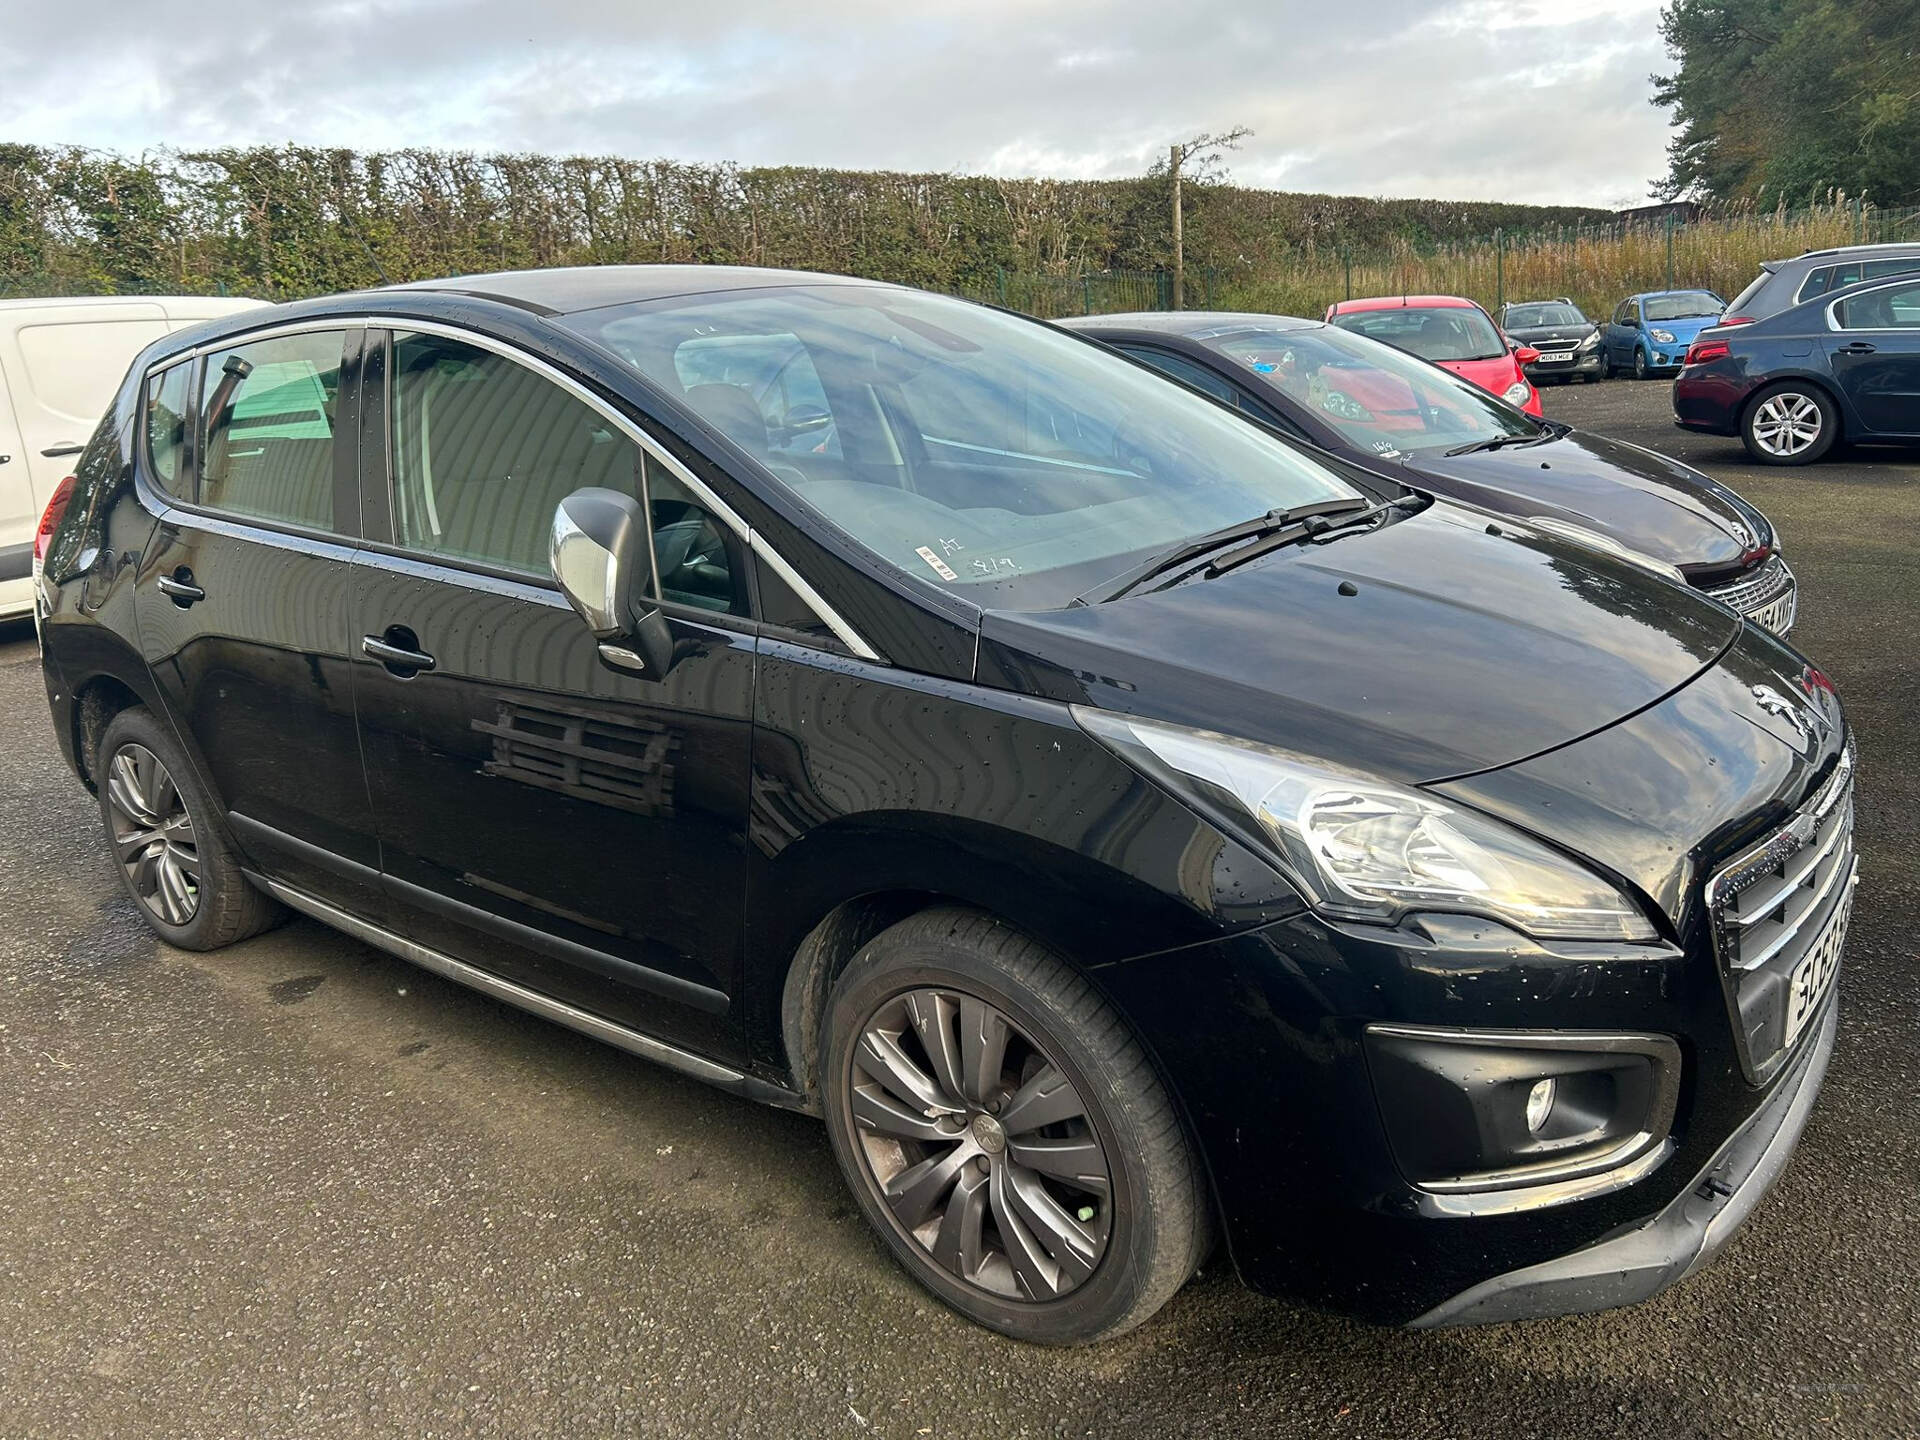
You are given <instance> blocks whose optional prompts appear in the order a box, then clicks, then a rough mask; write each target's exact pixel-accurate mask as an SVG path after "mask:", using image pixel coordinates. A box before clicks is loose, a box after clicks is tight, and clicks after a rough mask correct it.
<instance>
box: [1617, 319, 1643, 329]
mask: <svg viewBox="0 0 1920 1440" xmlns="http://www.w3.org/2000/svg"><path fill="white" fill-rule="evenodd" d="M1620 323H1621V324H1622V325H1624V326H1626V327H1627V329H1629V330H1638V329H1639V328H1640V321H1639V320H1638V318H1636V317H1635V316H1632V315H1629V316H1627V318H1626V319H1624V320H1622V321H1621V322H1620Z"/></svg>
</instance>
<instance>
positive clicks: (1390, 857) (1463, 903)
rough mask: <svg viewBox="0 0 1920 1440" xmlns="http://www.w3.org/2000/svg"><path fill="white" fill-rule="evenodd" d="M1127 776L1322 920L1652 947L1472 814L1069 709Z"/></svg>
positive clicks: (1284, 756) (1597, 892)
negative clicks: (1412, 916)
mask: <svg viewBox="0 0 1920 1440" xmlns="http://www.w3.org/2000/svg"><path fill="white" fill-rule="evenodd" d="M1073 716H1074V719H1075V720H1077V721H1078V722H1079V723H1080V727H1081V728H1082V729H1083V730H1085V731H1086V732H1087V733H1088V734H1089V735H1091V736H1093V737H1094V738H1095V739H1096V740H1099V741H1101V742H1102V743H1103V744H1105V745H1107V746H1109V747H1110V748H1112V749H1113V750H1114V751H1116V752H1117V753H1118V754H1119V755H1120V756H1121V758H1122V759H1124V760H1126V761H1127V763H1129V764H1130V765H1132V766H1134V767H1135V768H1136V769H1138V770H1140V771H1142V772H1143V773H1145V774H1147V775H1149V776H1151V777H1152V778H1154V779H1156V780H1158V781H1159V782H1160V783H1161V784H1163V785H1165V786H1166V787H1167V788H1168V789H1170V790H1172V791H1174V792H1175V793H1176V794H1178V795H1180V796H1182V797H1183V798H1185V799H1186V800H1188V801H1189V802H1190V803H1191V804H1193V805H1194V807H1195V808H1196V809H1198V810H1199V811H1201V813H1203V814H1205V815H1207V816H1208V818H1210V819H1212V820H1214V821H1215V822H1216V823H1218V824H1220V825H1221V826H1222V827H1223V828H1224V829H1226V830H1228V831H1229V832H1230V833H1231V834H1234V835H1235V836H1238V837H1240V838H1241V839H1243V840H1245V841H1246V842H1247V843H1249V844H1251V845H1252V846H1254V847H1255V848H1256V849H1257V850H1258V851H1259V852H1260V853H1262V854H1264V855H1266V856H1267V857H1268V858H1269V859H1270V860H1272V861H1273V862H1274V863H1275V864H1276V865H1277V866H1278V867H1279V868H1280V870H1281V871H1282V873H1284V874H1286V875H1287V876H1288V877H1289V878H1290V879H1292V880H1293V882H1294V883H1295V884H1296V885H1298V886H1299V887H1300V889H1301V891H1302V892H1303V893H1304V894H1305V895H1306V897H1307V899H1308V901H1309V902H1310V903H1311V904H1312V905H1313V906H1314V908H1315V909H1317V910H1320V911H1323V912H1325V913H1327V914H1329V915H1338V916H1343V917H1347V918H1351V919H1356V920H1371V921H1376V922H1380V923H1390V922H1392V921H1394V920H1397V919H1399V918H1400V917H1401V916H1403V915H1406V914H1409V913H1413V912H1417V911H1423V910H1424V911H1436V910H1437V911H1446V912H1452V913H1459V914H1468V915H1481V916H1486V917H1488V918H1490V919H1494V920H1498V921H1500V922H1502V923H1503V924H1506V925H1510V926H1512V927H1513V928H1514V929H1516V930H1521V931H1525V932H1526V933H1527V934H1529V935H1534V936H1537V937H1539V938H1542V939H1563V940H1651V939H1653V938H1654V937H1655V931H1654V928H1653V925H1652V924H1651V922H1649V921H1648V919H1647V917H1646V915H1645V914H1644V913H1642V911H1641V910H1640V908H1639V907H1638V906H1637V905H1635V904H1634V902H1633V901H1632V900H1630V899H1628V898H1627V897H1626V896H1625V895H1623V894H1621V893H1620V892H1619V891H1618V890H1617V889H1615V888H1614V887H1613V886H1612V885H1610V884H1608V883H1607V882H1606V881H1605V880H1603V879H1601V878H1600V877H1599V876H1597V875H1595V874H1593V873H1592V872H1591V871H1589V870H1587V869H1585V868H1584V867H1582V866H1581V865H1579V864H1577V863H1575V862H1574V861H1572V860H1570V859H1568V858H1567V857H1565V856H1563V855H1560V854H1558V853H1557V852H1555V851H1553V850H1549V849H1548V848H1547V847H1546V846H1545V845H1542V844H1540V843H1539V842H1538V841H1535V840H1532V839H1529V838H1528V837H1527V836H1525V835H1522V834H1521V833H1520V832H1519V831H1517V830H1512V829H1509V828H1508V827H1507V826H1505V825H1502V824H1500V823H1499V822H1498V821H1495V820H1492V819H1489V818H1487V817H1486V816H1484V815H1480V814H1477V813H1475V812H1473V811H1469V810H1462V809H1459V808H1457V807H1455V806H1452V805H1446V804H1442V803H1441V802H1440V801H1438V800H1436V799H1434V798H1433V797H1431V796H1429V795H1425V794H1422V793H1420V792H1418V791H1415V790H1409V789H1406V788H1404V787H1402V786H1399V785H1394V784H1391V783H1389V782H1387V781H1384V780H1378V779H1375V778H1374V777H1372V776H1369V775H1363V774H1360V773H1358V772H1355V771H1349V770H1343V769H1341V768H1340V767H1338V766H1334V765H1329V764H1326V763H1325V762H1323V761H1319V760H1312V759H1309V758H1307V757H1305V756H1301V755H1295V754H1292V753H1290V752H1288V751H1284V750H1278V749H1275V748H1273V747H1271V746H1267V745H1260V744H1256V743H1255V742H1253V741H1251V740H1241V739H1236V738H1235V737H1233V736H1230V735H1219V734H1215V733H1214V732H1212V731H1208V730H1188V729H1186V728H1184V727H1182V726H1178V725H1167V724H1163V723H1161V722H1159V721H1155V720H1138V719H1134V718H1133V717H1131V716H1127V715H1120V714H1116V713H1114V712H1113V711H1110V710H1093V709H1088V708H1085V707H1083V706H1078V705H1076V706H1074V707H1073Z"/></svg>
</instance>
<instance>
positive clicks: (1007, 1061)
mask: <svg viewBox="0 0 1920 1440" xmlns="http://www.w3.org/2000/svg"><path fill="white" fill-rule="evenodd" d="M849 1064H850V1067H851V1074H850V1075H849V1084H848V1088H847V1096H848V1104H849V1107H850V1108H851V1110H852V1120H853V1127H854V1135H855V1139H856V1140H857V1142H858V1143H857V1150H858V1154H859V1156H860V1159H861V1163H862V1165H863V1167H864V1168H865V1170H866V1172H867V1178H868V1179H869V1180H870V1181H871V1182H872V1184H873V1185H874V1187H875V1188H876V1189H877V1191H878V1192H879V1195H880V1196H881V1198H882V1200H883V1201H884V1203H885V1205H886V1207H887V1211H888V1213H889V1214H890V1216H891V1218H892V1219H893V1221H894V1223H895V1224H896V1225H897V1226H898V1227H899V1228H900V1230H901V1231H902V1232H904V1233H905V1234H906V1235H907V1236H909V1237H910V1238H911V1239H912V1240H913V1242H914V1243H915V1244H917V1245H918V1246H919V1247H920V1249H922V1250H923V1251H925V1252H926V1254H927V1256H928V1257H930V1258H931V1260H932V1261H933V1263H934V1264H936V1265H938V1266H939V1267H940V1268H941V1269H942V1270H944V1271H946V1272H947V1273H948V1274H949V1275H951V1276H952V1277H953V1278H955V1279H957V1280H960V1281H962V1282H964V1283H965V1284H967V1285H970V1286H974V1287H976V1288H978V1289H981V1290H984V1291H987V1292H988V1293H989V1294H992V1295H994V1296H997V1297H999V1298H1001V1299H1003V1300H1013V1301H1029V1302H1031V1301H1042V1300H1053V1299H1057V1298H1059V1297H1060V1296H1063V1295H1066V1294H1068V1293H1070V1292H1071V1291H1073V1290H1074V1289H1075V1288H1076V1287H1078V1286H1079V1285H1080V1284H1082V1283H1083V1282H1084V1281H1086V1280H1087V1279H1088V1278H1089V1277H1090V1276H1091V1275H1092V1274H1093V1273H1094V1270H1095V1269H1096V1268H1097V1267H1098V1266H1099V1264H1100V1261H1101V1259H1102V1257H1103V1256H1104V1255H1105V1253H1106V1249H1107V1242H1108V1239H1109V1237H1110V1235H1111V1233H1112V1224H1113V1216H1112V1189H1113V1180H1112V1170H1111V1167H1110V1166H1109V1164H1108V1161H1107V1156H1106V1153H1105V1151H1104V1150H1103V1148H1102V1146H1101V1143H1100V1140H1099V1137H1098V1136H1097V1135H1096V1133H1095V1131H1094V1129H1093V1126H1092V1123H1091V1122H1090V1120H1089V1118H1088V1113H1087V1105H1086V1102H1085V1101H1084V1100H1083V1099H1082V1098H1081V1096H1080V1094H1079V1092H1078V1091H1077V1090H1076V1089H1075V1088H1074V1085H1073V1083H1072V1082H1071V1081H1070V1080H1069V1079H1068V1078H1067V1075H1066V1072H1065V1071H1064V1070H1062V1069H1061V1068H1060V1067H1059V1066H1058V1065H1057V1064H1056V1063H1055V1062H1054V1061H1053V1060H1052V1059H1051V1058H1050V1057H1049V1056H1048V1055H1047V1053H1046V1051H1045V1050H1044V1049H1043V1048H1042V1047H1041V1046H1040V1045H1039V1044H1038V1043H1037V1042H1036V1041H1035V1040H1034V1039H1033V1037H1031V1036H1029V1035H1028V1034H1026V1033H1025V1032H1024V1031H1023V1030H1022V1029H1021V1028H1020V1027H1019V1026H1018V1025H1016V1024H1015V1023H1014V1022H1013V1021H1012V1020H1011V1019H1010V1018H1009V1017H1008V1016H1007V1015H1006V1014H1005V1013H1003V1012H1002V1011H1001V1010H999V1009H998V1008H996V1007H995V1006H993V1005H991V1004H989V1003H988V1002H986V1001H985V1000H982V999H980V998H978V997H976V996H972V995H968V994H965V993H963V992H960V991H957V990H950V989H945V988H940V989H932V988H926V989H915V990H908V991H905V992H903V993H900V994H896V995H894V996H892V997H891V998H889V999H887V1000H885V1001H884V1002H882V1003H881V1004H880V1006H879V1007H878V1008H877V1009H876V1010H875V1011H874V1012H873V1013H872V1014H871V1015H870V1016H869V1017H868V1018H867V1020H866V1021H865V1023H864V1024H863V1025H862V1026H861V1028H860V1037H859V1042H858V1044H857V1045H856V1046H854V1047H853V1053H852V1056H851V1058H850V1061H849Z"/></svg>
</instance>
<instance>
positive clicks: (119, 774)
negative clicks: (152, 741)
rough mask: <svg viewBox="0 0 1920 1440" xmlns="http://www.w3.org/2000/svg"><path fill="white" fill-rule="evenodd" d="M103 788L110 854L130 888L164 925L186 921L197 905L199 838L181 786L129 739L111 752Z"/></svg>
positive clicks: (197, 907)
mask: <svg viewBox="0 0 1920 1440" xmlns="http://www.w3.org/2000/svg"><path fill="white" fill-rule="evenodd" d="M106 789H107V797H106V798H107V811H108V816H109V821H110V826H111V833H112V839H113V852H114V858H115V859H116V860H118V861H119V862H120V865H121V867H122V868H123V869H124V870H125V871H126V872H127V882H128V884H129V886H130V887H131V888H132V890H133V893H134V894H135V895H136V896H137V897H138V898H139V900H140V903H141V904H143V905H145V906H146V907H147V909H149V910H150V911H152V912H153V914H154V915H155V916H156V917H157V918H158V919H160V920H162V921H164V922H165V923H167V924H168V925H174V926H181V925H187V924H190V923H191V922H192V920H193V917H194V916H195V914H197V913H198V911H199V909H200V889H201V879H200V876H201V868H200V844H199V840H198V837H197V836H196V835H195V834H194V829H193V816H192V815H190V814H188V813H187V803H186V800H185V798H184V797H182V795H181V794H180V787H179V786H178V785H176V784H175V783H174V780H173V776H172V775H171V774H169V773H168V771H167V767H166V766H165V765H163V764H161V763H160V757H159V756H157V755H155V754H154V753H153V752H152V751H151V750H149V749H147V747H146V746H144V745H139V744H132V743H129V744H126V745H123V746H121V747H120V749H119V750H118V751H117V752H115V754H114V757H113V761H112V763H111V764H110V765H109V766H108V768H107V787H106Z"/></svg>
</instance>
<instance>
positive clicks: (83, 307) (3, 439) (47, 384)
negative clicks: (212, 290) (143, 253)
mask: <svg viewBox="0 0 1920 1440" xmlns="http://www.w3.org/2000/svg"><path fill="white" fill-rule="evenodd" d="M261 303H262V302H261V301H258V300H232V299H225V300H223V299H215V298H213V297H210V296H194V295H184V296H183V295H139V296H134V295H94V296H76V297H73V298H69V299H58V300H0V621H4V620H9V619H12V618H13V617H15V616H19V615H26V614H29V613H31V611H32V609H33V582H32V580H31V578H30V577H31V574H32V567H33V532H34V530H35V528H36V527H37V526H38V525H39V523H40V512H41V511H42V510H44V509H45V508H46V504H47V501H48V500H49V499H51V498H52V496H53V491H54V487H55V486H57V485H58V484H59V483H60V482H61V481H62V480H64V479H65V478H66V477H67V476H69V475H71V474H72V473H73V465H74V461H75V460H76V459H77V458H78V457H79V454H80V451H81V449H82V448H83V447H84V446H85V445H86V443H87V441H88V439H90V438H91V437H92V435H93V430H94V427H95V426H96V425H98V424H99V423H100V417H101V416H102V415H103V414H105V413H106V409H107V405H108V404H109V402H111V401H112V399H113V392H114V390H115V389H116V388H118V386H119V384H120V381H121V379H122V377H124V376H125V375H126V373H127V366H128V365H129V364H131V363H132V361H133V357H134V356H135V355H137V354H139V353H140V351H141V350H142V349H144V348H145V347H146V346H147V345H148V344H149V343H150V342H152V341H154V340H158V339H159V338H160V337H161V336H162V335H165V334H166V333H168V332H169V331H171V330H178V329H180V328H181V327H182V326H184V325H191V324H193V323H195V322H196V321H200V320H210V319H212V318H214V317H215V316H219V315H231V314H232V313H233V312H234V311H236V310H244V309H247V308H249V307H250V306H254V305H258V304H261Z"/></svg>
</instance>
